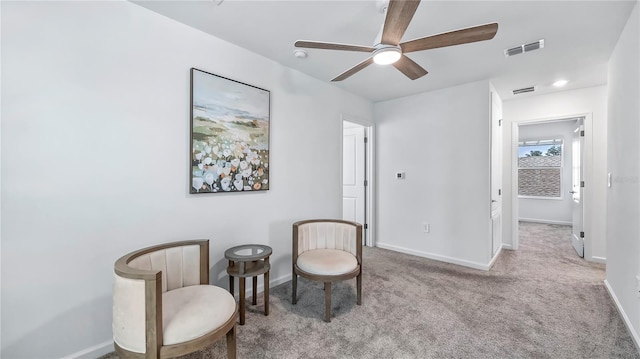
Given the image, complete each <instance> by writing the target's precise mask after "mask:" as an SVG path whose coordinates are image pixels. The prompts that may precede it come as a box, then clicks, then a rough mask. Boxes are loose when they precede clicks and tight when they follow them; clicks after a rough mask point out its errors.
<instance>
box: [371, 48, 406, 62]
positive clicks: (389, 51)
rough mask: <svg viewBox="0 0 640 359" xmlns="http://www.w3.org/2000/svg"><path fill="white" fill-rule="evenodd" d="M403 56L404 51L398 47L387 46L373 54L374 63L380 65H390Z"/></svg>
mask: <svg viewBox="0 0 640 359" xmlns="http://www.w3.org/2000/svg"><path fill="white" fill-rule="evenodd" d="M401 56H402V50H400V48H399V47H397V46H385V47H381V48H379V49H377V50H376V51H374V52H373V62H375V63H376V64H378V65H390V64H392V63H394V62H396V61H398V60H400V57H401Z"/></svg>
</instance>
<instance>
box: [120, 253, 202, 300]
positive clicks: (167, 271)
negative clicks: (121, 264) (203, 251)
mask: <svg viewBox="0 0 640 359" xmlns="http://www.w3.org/2000/svg"><path fill="white" fill-rule="evenodd" d="M129 267H132V268H136V269H142V270H147V271H161V272H162V278H161V279H162V293H165V292H166V291H169V290H174V289H177V288H182V287H186V286H190V285H198V284H205V283H201V281H200V246H198V245H189V246H182V247H174V248H167V249H161V250H157V251H153V252H150V253H145V254H143V255H140V256H138V257H136V258H133V259H132V260H131V261H130V262H129Z"/></svg>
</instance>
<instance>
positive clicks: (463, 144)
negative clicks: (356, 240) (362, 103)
mask: <svg viewBox="0 0 640 359" xmlns="http://www.w3.org/2000/svg"><path fill="white" fill-rule="evenodd" d="M374 109H375V116H376V117H375V120H376V130H377V144H378V145H377V148H378V152H377V154H376V155H377V174H376V178H377V183H378V186H377V200H378V206H377V208H378V212H377V223H378V232H377V233H378V234H377V237H376V245H377V246H378V247H382V248H388V249H392V250H397V251H402V252H406V253H411V254H415V255H419V256H424V257H429V258H434V259H438V260H443V261H447V262H452V263H457V264H461V265H466V266H471V267H476V268H488V267H487V265H488V263H489V261H490V255H491V236H490V234H491V228H490V203H491V199H490V183H489V180H490V159H491V154H490V149H491V146H490V137H491V120H490V115H491V114H490V96H489V82H488V81H479V82H473V83H469V84H465V85H460V86H456V87H451V88H446V89H442V90H437V91H432V92H427V93H423V94H419V95H415V96H410V97H404V98H400V99H395V100H390V101H385V102H379V103H376V104H375V106H374ZM396 172H405V174H406V179H404V180H398V179H396V178H395V174H396ZM423 222H427V223H429V224H430V227H431V231H430V233H424V231H423Z"/></svg>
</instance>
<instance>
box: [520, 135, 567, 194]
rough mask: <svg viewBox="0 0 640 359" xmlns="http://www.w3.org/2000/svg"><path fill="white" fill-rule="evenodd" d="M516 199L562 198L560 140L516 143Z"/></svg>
mask: <svg viewBox="0 0 640 359" xmlns="http://www.w3.org/2000/svg"><path fill="white" fill-rule="evenodd" d="M518 195H519V196H525V197H542V198H560V197H562V139H561V138H554V139H541V140H527V141H520V142H518Z"/></svg>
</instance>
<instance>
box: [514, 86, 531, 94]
mask: <svg viewBox="0 0 640 359" xmlns="http://www.w3.org/2000/svg"><path fill="white" fill-rule="evenodd" d="M535 90H536V87H535V86H531V87H524V88H521V89H517V90H513V94H514V95H519V94H521V93H527V92H533V91H535Z"/></svg>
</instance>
